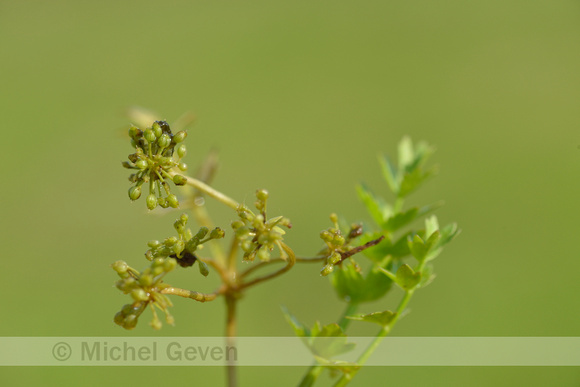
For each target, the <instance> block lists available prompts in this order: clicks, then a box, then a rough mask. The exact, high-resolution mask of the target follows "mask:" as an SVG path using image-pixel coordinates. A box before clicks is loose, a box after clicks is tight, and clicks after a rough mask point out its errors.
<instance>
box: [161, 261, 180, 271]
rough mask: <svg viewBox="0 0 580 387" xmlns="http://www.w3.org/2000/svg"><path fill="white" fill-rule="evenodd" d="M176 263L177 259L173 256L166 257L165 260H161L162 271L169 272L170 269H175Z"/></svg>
mask: <svg viewBox="0 0 580 387" xmlns="http://www.w3.org/2000/svg"><path fill="white" fill-rule="evenodd" d="M176 265H177V261H176V260H175V259H174V258H167V259H166V260H165V262H163V271H165V272H166V273H169V272H170V271H171V270H173V269H175V266H176Z"/></svg>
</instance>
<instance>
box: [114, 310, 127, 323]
mask: <svg viewBox="0 0 580 387" xmlns="http://www.w3.org/2000/svg"><path fill="white" fill-rule="evenodd" d="M113 321H114V322H115V324H117V325H121V326H123V323H124V321H125V315H124V314H123V313H122V312H117V314H115V318H114V319H113Z"/></svg>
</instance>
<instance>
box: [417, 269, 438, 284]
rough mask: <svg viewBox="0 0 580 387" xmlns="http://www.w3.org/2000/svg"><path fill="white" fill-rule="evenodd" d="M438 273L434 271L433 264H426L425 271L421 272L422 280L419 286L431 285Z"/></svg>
mask: <svg viewBox="0 0 580 387" xmlns="http://www.w3.org/2000/svg"><path fill="white" fill-rule="evenodd" d="M435 277H436V275H435V274H434V273H433V265H431V264H426V265H425V266H424V267H423V271H422V272H421V282H420V283H419V286H420V287H422V288H424V287H425V286H427V285H429V284H430V283H431V282H433V280H434V279H435Z"/></svg>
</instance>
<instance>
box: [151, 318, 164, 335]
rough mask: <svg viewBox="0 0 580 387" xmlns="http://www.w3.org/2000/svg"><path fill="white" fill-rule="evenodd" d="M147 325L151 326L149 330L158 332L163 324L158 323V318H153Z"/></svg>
mask: <svg viewBox="0 0 580 387" xmlns="http://www.w3.org/2000/svg"><path fill="white" fill-rule="evenodd" d="M149 325H151V328H153V329H155V330H156V331H158V330H160V329H161V327H162V326H163V324H162V323H161V321H159V318H158V317H157V316H155V317H154V318H153V320H151V322H150V323H149Z"/></svg>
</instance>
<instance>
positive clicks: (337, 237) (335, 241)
mask: <svg viewBox="0 0 580 387" xmlns="http://www.w3.org/2000/svg"><path fill="white" fill-rule="evenodd" d="M344 242H345V240H344V237H343V236H342V235H335V236H334V238H333V239H332V243H333V244H334V245H336V246H342V245H344Z"/></svg>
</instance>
